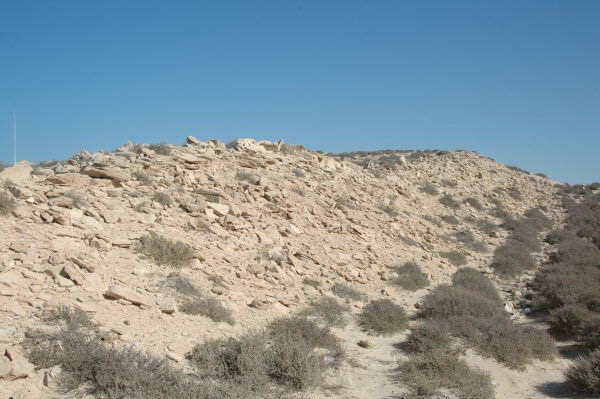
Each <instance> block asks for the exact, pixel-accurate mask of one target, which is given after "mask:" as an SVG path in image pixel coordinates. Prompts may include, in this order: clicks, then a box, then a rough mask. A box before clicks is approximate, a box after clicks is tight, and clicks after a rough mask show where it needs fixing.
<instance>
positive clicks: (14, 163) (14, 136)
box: [13, 111, 17, 165]
mask: <svg viewBox="0 0 600 399" xmlns="http://www.w3.org/2000/svg"><path fill="white" fill-rule="evenodd" d="M16 164H17V113H16V112H14V111H13V165H16Z"/></svg>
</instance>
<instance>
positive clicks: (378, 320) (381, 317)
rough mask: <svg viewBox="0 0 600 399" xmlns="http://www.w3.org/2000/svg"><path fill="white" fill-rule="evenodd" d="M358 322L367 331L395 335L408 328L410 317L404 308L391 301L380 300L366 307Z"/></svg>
mask: <svg viewBox="0 0 600 399" xmlns="http://www.w3.org/2000/svg"><path fill="white" fill-rule="evenodd" d="M358 322H359V324H360V325H361V327H362V328H364V329H365V330H367V331H372V332H375V333H378V334H393V333H397V332H400V331H403V330H405V329H406V328H407V327H408V316H407V315H406V312H405V311H404V308H403V307H402V306H400V305H397V304H395V303H394V302H392V301H391V300H389V299H379V300H376V301H372V302H371V303H369V304H367V305H365V307H364V308H363V310H362V312H361V314H360V315H359V317H358Z"/></svg>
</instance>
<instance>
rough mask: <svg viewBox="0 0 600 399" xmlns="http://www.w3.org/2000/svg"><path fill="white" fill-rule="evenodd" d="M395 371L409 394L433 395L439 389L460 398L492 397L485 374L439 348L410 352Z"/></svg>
mask: <svg viewBox="0 0 600 399" xmlns="http://www.w3.org/2000/svg"><path fill="white" fill-rule="evenodd" d="M399 372H400V379H401V381H402V382H403V383H405V384H407V385H408V387H409V389H410V392H411V394H412V396H411V397H413V398H428V397H435V395H437V394H439V393H440V391H450V393H451V394H452V397H457V398H460V399H490V398H493V397H494V388H493V386H492V382H491V379H490V376H489V375H488V374H486V373H484V372H481V371H478V370H473V369H471V368H470V367H469V366H468V365H467V364H466V363H465V361H464V360H461V359H459V358H458V357H457V356H456V355H454V354H450V353H445V352H443V351H434V352H431V353H422V354H416V355H412V356H411V357H410V358H409V360H408V361H406V362H404V363H401V364H400V367H399ZM444 396H446V395H444Z"/></svg>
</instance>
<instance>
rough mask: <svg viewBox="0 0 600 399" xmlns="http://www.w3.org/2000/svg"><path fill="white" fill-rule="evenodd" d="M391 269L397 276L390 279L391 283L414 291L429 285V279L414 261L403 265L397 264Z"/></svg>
mask: <svg viewBox="0 0 600 399" xmlns="http://www.w3.org/2000/svg"><path fill="white" fill-rule="evenodd" d="M393 270H394V271H395V272H396V273H397V274H398V276H397V277H395V278H393V279H392V280H390V283H391V284H393V285H397V286H399V287H402V288H403V289H405V290H409V291H416V290H419V289H421V288H425V287H427V286H429V279H428V278H427V276H426V275H425V273H423V272H422V271H421V267H420V266H419V265H417V264H416V263H415V262H406V263H405V264H404V265H402V266H397V267H395V268H394V269H393Z"/></svg>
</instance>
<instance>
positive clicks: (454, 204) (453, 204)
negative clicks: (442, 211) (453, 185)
mask: <svg viewBox="0 0 600 399" xmlns="http://www.w3.org/2000/svg"><path fill="white" fill-rule="evenodd" d="M440 203H441V204H442V205H444V206H447V207H448V208H451V209H458V208H460V202H458V201H457V200H455V199H454V197H452V196H451V195H450V194H444V195H442V197H441V198H440Z"/></svg>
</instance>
